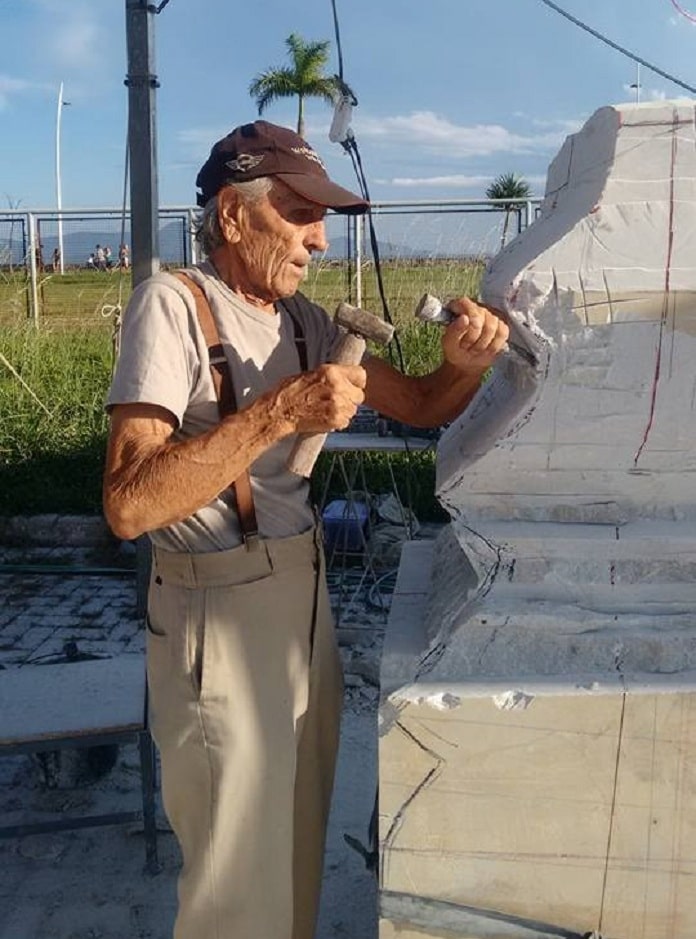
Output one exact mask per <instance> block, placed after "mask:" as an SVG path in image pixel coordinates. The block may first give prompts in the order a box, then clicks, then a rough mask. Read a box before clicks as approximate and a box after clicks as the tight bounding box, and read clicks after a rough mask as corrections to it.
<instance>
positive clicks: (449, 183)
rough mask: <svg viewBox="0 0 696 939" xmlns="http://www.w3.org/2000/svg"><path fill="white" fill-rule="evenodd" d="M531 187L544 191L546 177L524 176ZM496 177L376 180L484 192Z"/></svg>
mask: <svg viewBox="0 0 696 939" xmlns="http://www.w3.org/2000/svg"><path fill="white" fill-rule="evenodd" d="M522 176H523V177H524V179H525V180H526V181H527V182H528V183H529V185H530V186H532V187H534V188H537V189H541V190H543V188H544V186H545V184H546V177H545V176H539V175H532V176H526V175H525V174H522ZM494 178H495V176H494V175H493V174H491V175H489V176H463V175H454V176H420V177H418V176H395V177H394V178H392V179H376V180H375V182H376V183H379V184H381V185H387V186H395V187H399V188H404V189H440V188H442V189H449V190H450V191H451V190H453V189H476V190H479V191H480V190H482V189H485V187H486V186H488V184H489V183H491V182H493V179H494Z"/></svg>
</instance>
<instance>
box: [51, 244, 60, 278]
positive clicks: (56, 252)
mask: <svg viewBox="0 0 696 939" xmlns="http://www.w3.org/2000/svg"><path fill="white" fill-rule="evenodd" d="M51 266H52V267H53V270H54V272H55V271H59V270H60V248H58V247H56V248H54V249H53V258H52V259H51Z"/></svg>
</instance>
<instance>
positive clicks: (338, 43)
mask: <svg viewBox="0 0 696 939" xmlns="http://www.w3.org/2000/svg"><path fill="white" fill-rule="evenodd" d="M331 9H332V10H333V21H334V33H335V34H336V54H337V55H338V79H339V81H340V82H341V85H343V52H342V51H341V33H340V30H339V28H338V13H337V12H336V0H331Z"/></svg>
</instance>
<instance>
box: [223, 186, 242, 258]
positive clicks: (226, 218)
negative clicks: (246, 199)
mask: <svg viewBox="0 0 696 939" xmlns="http://www.w3.org/2000/svg"><path fill="white" fill-rule="evenodd" d="M218 223H219V225H220V231H221V232H222V235H223V237H224V239H225V241H226V242H228V244H236V243H237V242H238V241H239V239H240V237H241V235H240V233H239V198H238V196H237V193H236V192H235V191H234V189H233V188H232V187H231V186H223V188H222V189H221V190H220V192H219V193H218Z"/></svg>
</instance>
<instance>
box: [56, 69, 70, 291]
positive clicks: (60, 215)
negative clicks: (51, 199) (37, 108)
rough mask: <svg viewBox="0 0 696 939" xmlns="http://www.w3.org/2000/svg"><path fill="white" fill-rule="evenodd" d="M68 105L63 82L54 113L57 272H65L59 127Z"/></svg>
mask: <svg viewBox="0 0 696 939" xmlns="http://www.w3.org/2000/svg"><path fill="white" fill-rule="evenodd" d="M68 104H70V102H69V101H64V100H63V82H61V83H60V88H59V89H58V110H57V112H56V209H57V210H58V256H59V260H58V263H59V271H60V273H61V274H63V273H64V272H65V263H64V261H63V185H62V182H61V178H60V125H61V118H62V117H63V108H64V107H65V106H66V105H68Z"/></svg>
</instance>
